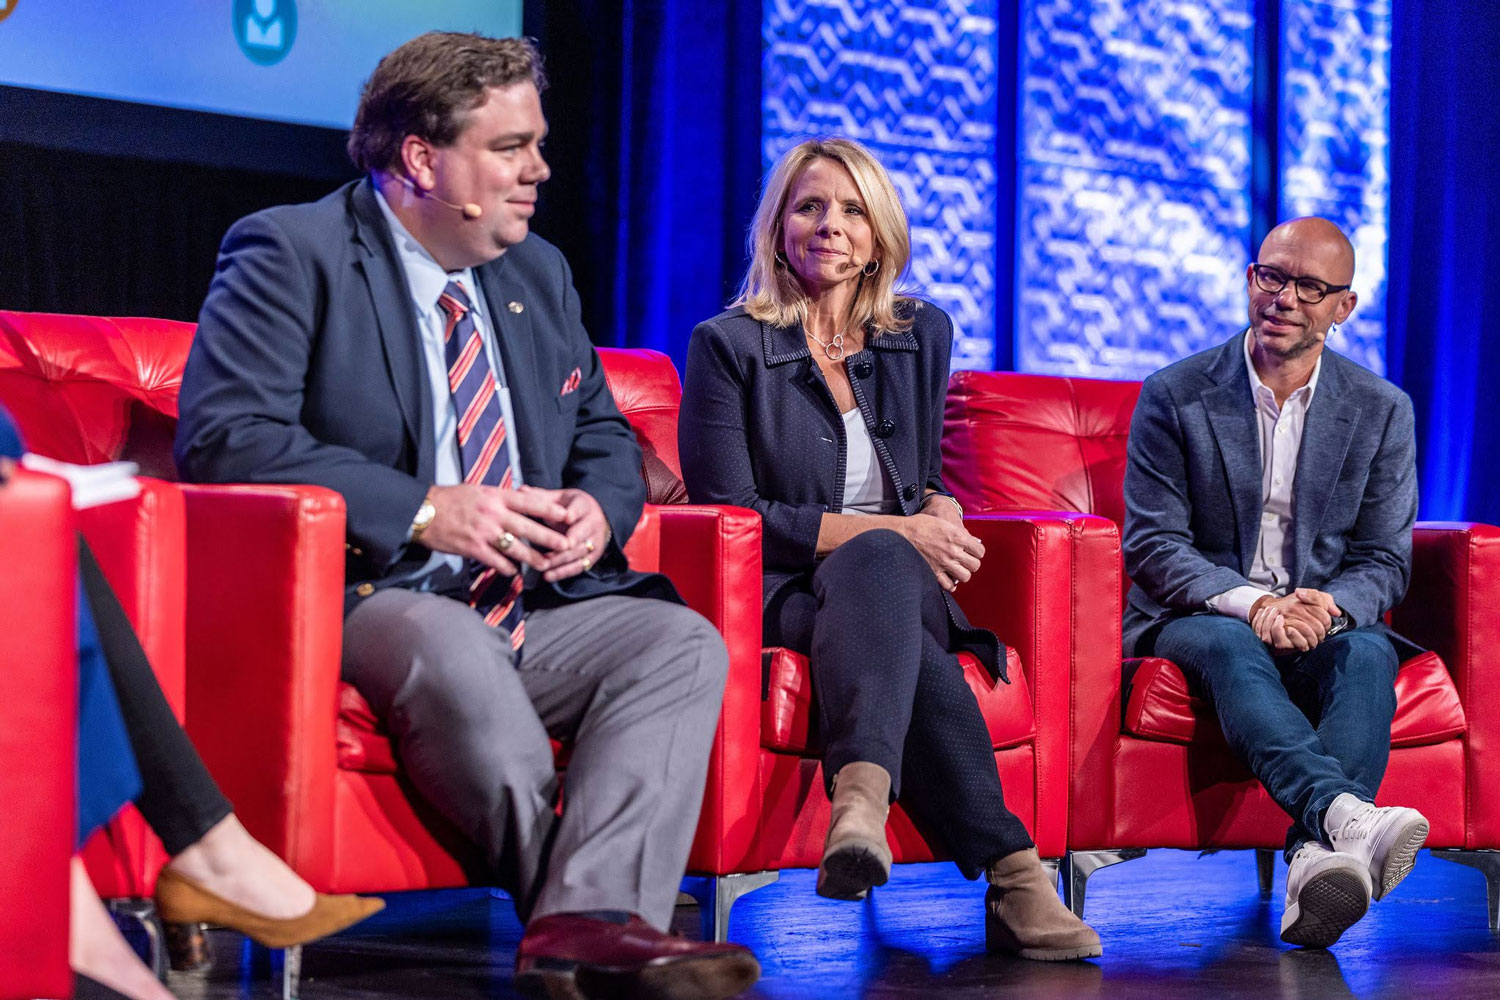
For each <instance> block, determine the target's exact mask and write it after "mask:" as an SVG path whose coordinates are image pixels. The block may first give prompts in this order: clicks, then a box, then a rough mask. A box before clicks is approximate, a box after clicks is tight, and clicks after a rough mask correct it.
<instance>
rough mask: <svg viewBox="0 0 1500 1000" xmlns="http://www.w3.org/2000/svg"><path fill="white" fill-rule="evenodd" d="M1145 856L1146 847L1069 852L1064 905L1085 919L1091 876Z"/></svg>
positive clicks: (1066, 861)
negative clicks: (1086, 894) (1084, 907)
mask: <svg viewBox="0 0 1500 1000" xmlns="http://www.w3.org/2000/svg"><path fill="white" fill-rule="evenodd" d="M1145 856H1146V849H1145V848H1144V847H1126V848H1122V849H1120V850H1118V851H1069V852H1068V853H1067V855H1066V856H1065V857H1064V858H1063V903H1064V904H1066V905H1067V907H1068V909H1070V910H1072V911H1073V914H1074V915H1075V916H1077V917H1078V918H1079V919H1080V920H1081V919H1083V901H1084V895H1085V893H1086V891H1087V888H1088V881H1089V876H1090V875H1092V874H1094V872H1096V871H1098V870H1099V869H1101V868H1108V867H1109V866H1110V865H1117V864H1119V863H1120V862H1122V861H1134V860H1135V859H1136V858H1143V857H1145Z"/></svg>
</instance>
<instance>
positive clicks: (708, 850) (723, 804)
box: [658, 504, 761, 874]
mask: <svg viewBox="0 0 1500 1000" xmlns="http://www.w3.org/2000/svg"><path fill="white" fill-rule="evenodd" d="M658 510H660V512H661V571H662V572H663V573H665V574H666V575H667V576H668V577H669V578H670V579H671V580H672V582H673V583H674V584H675V585H676V587H677V590H678V592H679V593H680V594H682V597H683V599H684V600H686V601H687V603H688V606H689V607H691V608H692V609H693V610H694V611H697V612H698V613H699V614H701V615H703V616H704V617H705V618H707V619H708V620H709V621H711V622H713V624H714V627H715V628H717V629H718V630H719V632H720V634H721V635H723V636H724V642H725V645H726V646H728V648H729V676H728V680H727V681H726V683H725V688H724V704H723V708H722V710H721V712H720V716H719V729H718V732H717V733H715V735H714V745H713V752H712V754H711V755H710V758H709V765H708V782H707V786H706V790H705V794H704V800H703V811H702V813H701V814H700V816H699V820H698V835H697V838H696V840H695V841H694V843H693V850H692V853H691V855H690V856H689V858H688V867H689V868H690V869H692V870H693V871H699V872H708V873H711V874H726V873H729V872H734V871H742V870H744V869H743V867H742V863H743V860H744V859H745V858H747V857H748V855H749V852H750V849H751V847H752V845H753V844H754V841H755V831H756V824H757V823H758V822H759V810H760V805H761V794H760V692H761V677H760V674H761V666H760V641H761V628H760V624H761V521H760V515H759V514H757V513H755V512H754V511H751V510H746V509H744V508H741V507H711V506H700V505H696V504H671V505H667V506H663V507H659V508H658Z"/></svg>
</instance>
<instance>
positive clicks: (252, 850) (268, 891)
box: [167, 813, 314, 920]
mask: <svg viewBox="0 0 1500 1000" xmlns="http://www.w3.org/2000/svg"><path fill="white" fill-rule="evenodd" d="M167 867H168V868H171V869H172V870H173V871H174V872H176V873H177V874H179V875H183V876H185V877H187V878H189V879H192V880H193V881H194V882H196V883H197V884H198V885H200V886H202V887H203V888H204V889H207V890H208V891H209V892H211V893H213V894H214V895H216V896H219V897H221V898H223V899H227V900H229V901H230V902H232V903H237V904H239V905H240V906H242V907H244V908H245V909H247V910H250V911H251V912H253V913H258V914H260V915H261V916H263V917H270V918H271V919H273V920H287V919H291V918H294V917H300V916H302V915H303V914H304V913H306V912H308V911H309V910H311V909H312V907H313V898H314V894H313V889H312V886H310V885H308V884H307V883H306V882H304V881H303V880H302V878H301V877H300V876H299V875H297V873H296V872H294V871H292V870H291V869H290V868H288V867H287V866H286V863H285V862H283V861H282V860H281V859H280V858H278V857H277V856H276V855H274V854H272V853H271V852H270V850H269V849H267V848H266V847H265V845H263V844H262V843H261V842H260V841H258V840H256V839H255V838H254V837H252V836H250V833H249V831H247V830H246V829H245V828H244V826H242V825H241V824H240V821H239V818H238V817H236V816H235V815H234V814H233V813H230V814H229V815H228V816H226V817H225V818H224V819H222V820H220V821H219V822H218V823H216V824H214V826H213V827H212V828H211V829H210V830H209V831H208V833H206V834H204V835H203V837H202V838H201V839H200V840H198V841H197V842H196V843H194V844H192V845H190V846H188V847H187V848H186V849H185V850H183V852H182V853H181V854H178V855H177V856H176V857H175V858H173V859H172V860H171V861H170V862H169V863H168V865H167Z"/></svg>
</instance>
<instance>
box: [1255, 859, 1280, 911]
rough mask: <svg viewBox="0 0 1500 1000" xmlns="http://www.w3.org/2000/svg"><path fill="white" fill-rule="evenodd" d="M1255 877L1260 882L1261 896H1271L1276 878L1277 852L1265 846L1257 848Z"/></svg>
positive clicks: (1263, 897)
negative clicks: (1272, 885)
mask: <svg viewBox="0 0 1500 1000" xmlns="http://www.w3.org/2000/svg"><path fill="white" fill-rule="evenodd" d="M1255 877H1256V879H1257V881H1259V883H1260V898H1261V899H1270V898H1271V883H1272V882H1273V881H1274V880H1275V878H1276V852H1275V851H1268V850H1266V849H1265V848H1264V847H1257V848H1256V849H1255Z"/></svg>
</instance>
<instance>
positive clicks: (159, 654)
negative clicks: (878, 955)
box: [77, 477, 187, 719]
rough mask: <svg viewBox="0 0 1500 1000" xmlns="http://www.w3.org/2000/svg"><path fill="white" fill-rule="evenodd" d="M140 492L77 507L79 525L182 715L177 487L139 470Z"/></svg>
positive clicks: (182, 582) (182, 562)
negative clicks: (119, 499)
mask: <svg viewBox="0 0 1500 1000" xmlns="http://www.w3.org/2000/svg"><path fill="white" fill-rule="evenodd" d="M140 483H141V492H140V495H139V496H137V497H135V498H133V499H130V500H121V501H119V502H117V503H108V504H101V505H99V506H97V507H89V508H87V509H85V510H81V511H78V512H77V518H78V527H79V530H80V531H81V532H82V533H83V536H84V538H85V539H87V540H88V543H89V548H90V549H91V550H92V551H93V553H94V556H95V558H97V559H98V560H99V568H100V569H102V570H103V571H104V576H105V578H106V579H107V580H108V581H109V585H110V588H111V589H112V590H113V591H114V592H115V596H116V597H118V598H119V599H120V604H121V606H122V607H124V609H125V614H126V615H127V616H128V617H129V618H130V624H131V626H132V627H133V628H134V629H135V634H136V637H137V638H138V639H140V641H141V648H142V649H144V650H145V651H146V658H147V659H148V660H150V661H151V669H152V670H153V672H155V674H156V679H157V683H159V684H160V685H161V689H162V692H163V693H164V694H165V695H166V696H167V701H168V702H170V703H171V705H172V710H173V711H174V712H176V713H177V717H178V718H179V719H181V718H183V699H184V693H185V690H186V676H185V671H186V667H185V649H186V640H185V629H186V619H185V615H186V603H185V602H186V599H187V597H186V589H187V527H186V524H187V522H186V512H185V509H184V503H183V497H182V490H181V489H180V488H179V487H178V486H177V485H176V484H175V483H166V482H162V481H161V480H159V479H149V478H145V477H142V478H141V480H140Z"/></svg>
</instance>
